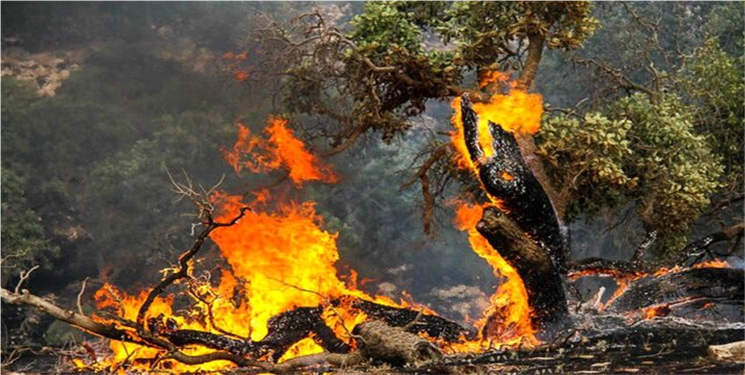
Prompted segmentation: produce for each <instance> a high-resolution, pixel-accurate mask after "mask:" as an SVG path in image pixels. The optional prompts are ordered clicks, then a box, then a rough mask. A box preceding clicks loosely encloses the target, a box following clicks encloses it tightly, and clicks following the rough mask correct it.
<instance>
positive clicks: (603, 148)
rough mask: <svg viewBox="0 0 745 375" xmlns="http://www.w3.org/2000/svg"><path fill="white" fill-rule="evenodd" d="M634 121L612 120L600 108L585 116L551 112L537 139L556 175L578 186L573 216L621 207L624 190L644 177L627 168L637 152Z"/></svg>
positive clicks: (574, 192)
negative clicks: (632, 140)
mask: <svg viewBox="0 0 745 375" xmlns="http://www.w3.org/2000/svg"><path fill="white" fill-rule="evenodd" d="M630 130H631V121H629V120H627V119H621V120H611V119H608V118H607V117H606V116H604V115H602V114H600V113H589V114H587V115H585V116H584V118H582V119H577V118H574V117H570V116H566V115H561V116H553V117H547V118H546V120H545V121H544V123H543V125H542V126H541V131H540V133H539V134H538V139H537V141H538V142H539V143H540V149H539V150H538V152H537V153H538V155H540V156H542V157H544V159H545V160H546V161H548V163H549V164H550V165H551V167H552V168H551V172H552V173H553V174H554V176H553V177H554V179H555V180H562V181H563V182H564V183H565V184H566V185H564V186H572V187H573V188H574V191H573V192H572V193H573V196H574V197H573V198H574V202H573V204H572V206H571V207H570V208H571V210H572V211H571V212H570V216H577V215H579V214H580V213H583V214H593V213H596V212H598V211H600V210H601V209H602V208H604V207H608V206H616V205H617V204H620V203H621V201H622V199H623V198H624V194H623V192H624V191H626V190H628V189H633V188H634V187H635V186H636V185H637V183H638V181H639V179H638V178H637V177H630V176H628V175H627V174H626V173H625V172H624V167H625V164H626V163H627V161H628V159H629V158H631V157H633V156H632V155H631V154H632V150H631V147H630V141H629V131H630Z"/></svg>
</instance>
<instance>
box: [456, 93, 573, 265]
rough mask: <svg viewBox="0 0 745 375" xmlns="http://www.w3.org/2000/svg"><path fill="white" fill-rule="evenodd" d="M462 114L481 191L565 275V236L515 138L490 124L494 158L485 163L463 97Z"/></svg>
mask: <svg viewBox="0 0 745 375" xmlns="http://www.w3.org/2000/svg"><path fill="white" fill-rule="evenodd" d="M461 114H462V116H463V130H464V136H465V141H466V146H467V147H468V152H469V153H470V155H471V160H472V161H473V163H474V165H476V168H477V169H478V173H479V178H480V179H481V182H482V184H483V186H484V189H485V190H486V192H487V193H488V194H489V195H490V196H491V197H493V198H495V199H497V200H498V201H499V205H500V207H501V208H503V209H504V211H505V214H506V215H507V216H508V217H509V218H510V219H512V220H513V221H514V222H515V223H517V225H518V226H519V227H520V228H521V229H522V231H523V232H524V233H526V234H528V236H529V237H530V238H531V239H533V240H534V241H535V242H536V243H538V245H539V246H541V247H542V248H543V249H545V250H544V251H546V252H548V254H549V255H550V256H551V258H552V260H553V262H554V264H555V265H556V267H558V269H559V272H564V271H565V264H566V261H565V252H566V247H567V243H566V239H565V236H564V235H563V233H562V231H561V228H560V225H559V220H558V219H557V217H556V213H555V212H554V208H553V205H552V204H551V200H550V199H549V197H548V195H547V194H546V192H545V191H544V190H543V187H542V186H541V184H540V183H539V182H538V180H537V179H536V178H535V176H534V175H533V172H532V171H531V170H530V168H529V167H528V165H527V164H526V163H525V160H524V159H523V156H522V154H521V152H520V147H519V146H518V144H517V141H516V140H515V136H514V135H513V134H512V133H509V132H507V131H505V130H504V129H502V127H501V126H499V125H495V124H492V123H490V124H489V129H490V131H491V135H492V138H493V148H494V156H493V157H491V158H489V159H486V160H485V159H484V152H483V150H482V149H481V146H480V144H479V141H478V139H479V133H478V117H477V115H476V113H475V111H474V110H473V108H472V107H471V103H470V102H469V101H468V99H467V98H465V97H464V98H463V99H462V101H461Z"/></svg>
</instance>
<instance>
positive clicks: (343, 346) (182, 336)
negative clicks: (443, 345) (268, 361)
mask: <svg viewBox="0 0 745 375" xmlns="http://www.w3.org/2000/svg"><path fill="white" fill-rule="evenodd" d="M345 298H346V299H348V300H347V301H342V300H343V299H345ZM344 302H346V303H348V304H349V305H350V306H351V307H352V308H355V309H359V310H360V311H362V312H364V313H365V314H367V316H368V317H370V318H371V319H377V320H380V321H382V322H384V323H385V324H386V325H388V326H391V327H403V326H406V325H407V324H409V323H411V322H412V321H414V320H417V324H414V325H412V326H411V327H410V328H409V331H411V332H414V333H419V332H424V333H426V334H427V335H429V336H431V337H436V338H441V339H443V340H445V341H448V342H454V341H457V340H459V339H460V338H461V337H463V336H466V337H470V336H472V335H473V334H474V332H472V331H469V330H467V329H466V328H464V327H462V326H460V325H459V324H457V323H454V322H451V321H448V320H446V319H444V318H442V317H439V316H436V315H427V314H419V312H417V311H414V310H410V309H405V308H397V307H391V306H385V305H381V304H378V303H375V302H371V301H365V300H362V299H358V298H353V297H342V298H341V299H337V300H333V301H331V303H332V305H339V304H340V303H344ZM323 310H324V308H323V307H297V308H295V309H293V310H289V311H286V312H283V313H280V314H278V315H276V316H274V317H272V318H271V319H269V322H268V323H267V330H268V333H267V335H266V337H264V338H263V339H262V340H260V341H251V340H241V339H238V338H232V337H228V336H225V335H219V334H214V333H210V332H204V331H196V330H188V329H178V328H177V327H175V323H172V324H169V323H168V322H167V321H166V322H164V321H163V318H162V317H159V319H155V320H153V322H151V324H150V327H149V328H150V330H151V331H152V332H154V333H156V334H158V335H160V336H163V337H165V338H166V339H168V340H169V341H170V342H171V343H173V344H174V345H176V346H186V345H195V344H196V345H202V346H205V347H208V348H211V349H216V350H223V351H226V352H229V353H232V354H235V355H238V356H243V357H248V358H261V357H263V356H265V355H267V354H271V356H272V359H273V360H274V361H276V360H278V359H279V358H280V357H282V355H284V353H285V352H286V351H287V350H288V349H289V348H290V347H291V346H292V345H294V344H295V343H297V342H298V341H300V340H302V339H304V338H306V337H313V339H314V340H315V341H316V343H318V345H319V346H321V347H323V348H324V349H325V350H326V351H327V352H330V353H339V354H343V353H348V352H349V351H350V350H351V347H350V346H349V345H348V344H347V343H345V342H344V341H342V340H341V339H339V338H338V337H337V336H336V335H335V333H334V332H333V330H332V329H331V328H329V327H328V326H327V325H326V323H325V322H324V320H323V317H322V314H323ZM156 322H157V324H156ZM349 328H350V329H352V328H354V327H349Z"/></svg>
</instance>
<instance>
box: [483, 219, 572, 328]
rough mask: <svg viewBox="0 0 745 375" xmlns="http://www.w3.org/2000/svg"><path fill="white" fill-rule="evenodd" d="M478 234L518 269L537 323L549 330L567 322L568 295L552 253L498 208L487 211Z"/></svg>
mask: <svg viewBox="0 0 745 375" xmlns="http://www.w3.org/2000/svg"><path fill="white" fill-rule="evenodd" d="M476 230H478V231H479V233H481V235H482V236H484V237H485V238H486V240H487V241H489V243H490V244H491V245H492V246H493V247H494V248H495V249H499V254H500V255H502V257H503V258H504V259H505V260H506V261H507V263H509V264H510V265H511V266H512V267H514V268H515V270H516V271H517V273H518V274H519V275H520V277H521V278H522V279H523V282H524V283H525V289H526V290H527V292H528V301H529V304H530V306H531V308H532V309H533V316H532V319H533V323H534V325H536V326H537V327H542V328H549V326H551V325H557V324H559V323H562V322H564V321H565V320H566V317H567V314H568V308H567V301H566V294H565V293H564V287H563V283H562V280H561V277H560V275H559V271H558V270H557V268H556V267H555V266H554V263H553V262H552V261H551V258H550V257H549V255H548V253H547V252H546V251H545V250H544V249H543V248H542V247H540V246H539V245H538V244H536V243H535V242H533V241H531V240H530V239H529V238H528V237H527V236H526V235H525V233H524V232H522V229H521V228H519V227H518V226H517V225H516V224H515V223H514V222H513V221H512V220H510V219H509V218H508V217H507V216H505V215H504V214H503V213H502V212H501V211H499V210H498V209H497V208H493V207H492V208H487V209H485V210H484V214H483V217H482V219H481V221H480V222H479V223H478V224H477V225H476Z"/></svg>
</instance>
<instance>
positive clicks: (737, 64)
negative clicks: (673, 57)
mask: <svg viewBox="0 0 745 375" xmlns="http://www.w3.org/2000/svg"><path fill="white" fill-rule="evenodd" d="M680 81H681V83H682V86H683V87H684V88H685V90H686V92H687V94H688V95H689V97H690V98H691V99H692V101H693V102H694V111H695V115H696V120H697V121H696V122H697V128H696V130H697V131H698V132H699V133H700V134H704V135H706V136H707V137H709V139H710V142H711V144H712V150H713V151H714V152H715V153H716V154H717V155H720V156H721V157H722V159H723V163H724V166H725V174H726V176H727V180H728V182H729V183H730V184H731V185H732V187H733V188H734V190H737V191H742V190H743V181H742V180H743V163H742V157H743V155H745V137H743V129H744V128H745V106H743V103H742V98H743V96H744V95H745V57H743V56H740V57H739V58H734V57H731V56H730V55H729V54H727V53H726V52H725V51H724V50H722V49H721V48H720V46H719V42H718V41H717V39H716V38H709V39H707V40H706V41H705V43H704V45H703V46H701V47H700V48H697V49H696V50H695V51H694V53H693V55H692V56H691V58H690V59H689V61H688V64H687V65H686V69H685V70H684V71H683V73H682V74H681V77H680Z"/></svg>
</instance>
